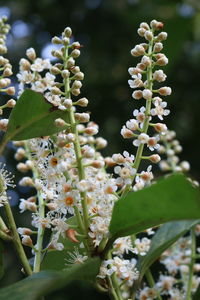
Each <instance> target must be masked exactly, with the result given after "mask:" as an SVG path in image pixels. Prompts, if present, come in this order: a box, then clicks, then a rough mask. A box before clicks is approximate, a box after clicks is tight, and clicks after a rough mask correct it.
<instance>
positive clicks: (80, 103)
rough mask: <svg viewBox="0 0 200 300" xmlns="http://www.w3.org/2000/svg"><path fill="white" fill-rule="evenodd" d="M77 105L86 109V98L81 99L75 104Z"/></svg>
mask: <svg viewBox="0 0 200 300" xmlns="http://www.w3.org/2000/svg"><path fill="white" fill-rule="evenodd" d="M76 104H77V105H79V106H82V107H86V106H87V105H88V99H87V98H81V99H79V100H78V101H77V102H76Z"/></svg>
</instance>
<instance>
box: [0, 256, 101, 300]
mask: <svg viewBox="0 0 200 300" xmlns="http://www.w3.org/2000/svg"><path fill="white" fill-rule="evenodd" d="M99 267H100V260H99V259H98V258H93V259H89V260H88V261H87V262H85V263H84V264H80V265H74V266H73V267H72V268H70V269H67V270H65V271H59V272H58V271H42V272H40V273H37V274H34V275H32V276H30V277H28V278H26V279H24V280H22V281H19V282H17V283H15V284H13V285H10V286H8V287H6V288H3V289H1V290H0V299H1V300H5V299H9V300H27V299H28V300H36V299H37V300H38V298H39V297H40V296H45V295H47V294H49V293H51V292H53V291H57V290H59V289H61V288H63V287H65V286H66V285H68V284H70V283H71V282H72V281H74V280H86V281H92V280H94V279H95V277H96V276H97V274H98V271H99ZM65 299H67V298H65Z"/></svg>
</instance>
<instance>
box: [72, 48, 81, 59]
mask: <svg viewBox="0 0 200 300" xmlns="http://www.w3.org/2000/svg"><path fill="white" fill-rule="evenodd" d="M80 54H81V52H80V50H78V49H74V50H73V51H72V52H71V56H72V57H73V58H77V57H79V56H80Z"/></svg>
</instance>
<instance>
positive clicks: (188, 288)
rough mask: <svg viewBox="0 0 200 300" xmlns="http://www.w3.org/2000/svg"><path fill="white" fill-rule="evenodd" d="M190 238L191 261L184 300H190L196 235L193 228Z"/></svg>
mask: <svg viewBox="0 0 200 300" xmlns="http://www.w3.org/2000/svg"><path fill="white" fill-rule="evenodd" d="M191 239H192V245H191V262H190V266H189V278H188V286H187V292H186V297H185V300H191V299H192V296H191V292H192V278H193V269H194V263H195V254H196V237H195V232H194V229H192V230H191Z"/></svg>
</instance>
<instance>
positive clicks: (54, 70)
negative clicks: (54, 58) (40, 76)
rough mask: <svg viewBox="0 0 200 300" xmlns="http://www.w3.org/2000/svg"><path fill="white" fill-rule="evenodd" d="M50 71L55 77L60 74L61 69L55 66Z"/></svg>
mask: <svg viewBox="0 0 200 300" xmlns="http://www.w3.org/2000/svg"><path fill="white" fill-rule="evenodd" d="M50 71H51V73H52V74H53V75H57V74H60V69H58V68H56V67H55V66H53V67H52V68H51V70H50Z"/></svg>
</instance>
